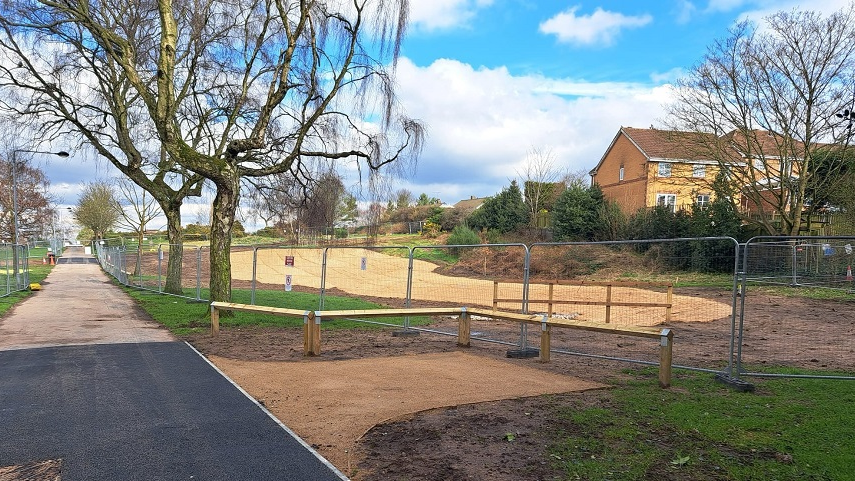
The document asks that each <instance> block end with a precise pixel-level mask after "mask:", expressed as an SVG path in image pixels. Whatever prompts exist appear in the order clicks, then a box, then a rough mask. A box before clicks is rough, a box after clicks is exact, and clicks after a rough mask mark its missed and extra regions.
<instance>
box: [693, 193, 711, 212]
mask: <svg viewBox="0 0 855 481" xmlns="http://www.w3.org/2000/svg"><path fill="white" fill-rule="evenodd" d="M702 199H703V200H702ZM710 200H711V199H710V195H709V194H698V195H696V196H695V204H697V206H698V207H700V208H701V209H706V208H707V207H709V205H710Z"/></svg>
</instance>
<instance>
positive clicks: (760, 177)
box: [590, 127, 798, 214]
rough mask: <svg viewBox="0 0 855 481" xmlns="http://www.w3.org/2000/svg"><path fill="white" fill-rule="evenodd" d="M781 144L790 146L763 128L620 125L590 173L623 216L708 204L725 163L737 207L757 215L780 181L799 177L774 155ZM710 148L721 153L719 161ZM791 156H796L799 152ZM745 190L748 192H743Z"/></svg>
mask: <svg viewBox="0 0 855 481" xmlns="http://www.w3.org/2000/svg"><path fill="white" fill-rule="evenodd" d="M785 144H788V145H794V143H792V142H790V143H785V142H783V141H782V139H781V138H780V137H776V136H774V135H773V134H769V133H768V132H765V131H751V132H749V134H748V135H745V134H742V133H736V132H731V133H729V134H727V135H724V136H721V137H717V136H716V135H714V134H706V133H700V132H682V131H674V130H660V129H654V128H652V127H651V128H649V129H638V128H633V127H621V129H620V130H619V131H618V133H617V135H615V137H614V139H613V140H612V142H611V144H610V145H609V147H608V148H607V149H606V152H605V153H604V154H603V156H602V158H601V159H600V161H599V163H598V164H597V166H596V167H594V169H593V170H591V171H590V175H591V180H592V182H594V183H597V184H599V186H600V188H602V190H603V194H604V195H605V197H606V198H608V199H611V200H614V201H615V202H617V203H618V205H620V207H621V209H622V210H623V211H624V212H625V213H627V214H631V213H633V212H635V211H637V210H638V209H641V208H650V207H654V206H657V205H661V206H667V207H669V208H671V209H672V210H679V209H689V208H690V207H691V206H692V205H699V206H702V207H703V206H705V205H707V204H709V202H710V201H712V200H713V199H714V198H715V193H714V192H713V190H712V182H713V181H714V180H715V178H716V176H717V175H718V173H719V171H720V169H721V167H720V166H721V165H722V164H723V163H726V164H727V165H728V169H729V178H730V180H731V182H733V183H734V184H735V185H736V186H737V188H736V189H735V190H736V191H739V190H742V195H740V198H739V199H737V200H738V203H737V205H738V206H739V208H740V209H741V210H742V211H743V212H745V213H758V214H759V213H763V212H769V211H771V210H772V208H771V206H774V205H775V203H776V202H777V199H775V197H779V196H781V195H782V191H781V187H780V185H781V183H780V179H781V178H782V177H784V176H790V177H792V176H794V175H796V176H797V175H798V173H797V172H793V166H792V164H791V163H788V162H786V161H782V160H781V156H780V155H779V154H778V152H779V151H780V146H781V145H785ZM712 151H716V152H721V153H722V154H719V155H724V156H726V158H725V159H724V162H721V160H722V159H721V158H719V159H716V158H715V157H714V156H713V155H712V154H710V153H709V152H712ZM751 152H753V153H754V154H753V155H751V154H750V153H751ZM793 154H795V155H794V157H797V155H798V152H793ZM748 186H750V189H749V188H748ZM749 190H751V191H752V195H746V194H747V193H748V191H749Z"/></svg>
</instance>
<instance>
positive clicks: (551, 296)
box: [493, 280, 674, 324]
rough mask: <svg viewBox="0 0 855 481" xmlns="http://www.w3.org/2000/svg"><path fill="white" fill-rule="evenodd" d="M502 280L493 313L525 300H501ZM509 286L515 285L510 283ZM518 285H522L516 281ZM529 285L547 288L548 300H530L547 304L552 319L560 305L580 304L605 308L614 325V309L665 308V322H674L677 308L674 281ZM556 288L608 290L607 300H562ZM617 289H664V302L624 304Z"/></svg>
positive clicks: (496, 289) (495, 290)
mask: <svg viewBox="0 0 855 481" xmlns="http://www.w3.org/2000/svg"><path fill="white" fill-rule="evenodd" d="M500 283H501V281H493V310H498V309H499V303H500V302H512V303H516V304H519V303H520V302H522V300H521V299H519V298H515V299H508V298H500V297H499V284H500ZM507 283H512V282H511V281H508V282H507ZM513 283H515V284H518V282H513ZM529 285H547V286H549V287H548V298H547V299H531V298H529V299H528V303H529V305H532V304H546V305H547V311H546V315H547V317H550V318H551V317H552V315H553V313H554V312H555V311H554V307H553V306H556V305H577V306H603V307H605V311H606V312H605V322H606V324H609V323H611V320H612V307H663V308H665V318H664V321H665V322H671V309H672V307H673V298H674V284H673V283H671V282H637V281H569V280H554V281H548V282H544V283H534V282H532V283H530V284H529ZM555 286H578V287H605V288H606V290H605V292H604V297H603V299H602V300H592V299H558V298H556V297H555ZM614 288H635V289H645V290H651V289H654V288H664V289H665V292H664V296H665V299H664V302H645V301H633V302H629V301H623V300H615V296H614V295H613V294H614Z"/></svg>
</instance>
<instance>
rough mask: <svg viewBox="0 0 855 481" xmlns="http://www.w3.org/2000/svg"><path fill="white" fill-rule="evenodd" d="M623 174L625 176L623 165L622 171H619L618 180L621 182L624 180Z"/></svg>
mask: <svg viewBox="0 0 855 481" xmlns="http://www.w3.org/2000/svg"><path fill="white" fill-rule="evenodd" d="M623 174H624V170H623V166H622V165H621V166H620V170H619V171H618V180H619V181H620V180H623Z"/></svg>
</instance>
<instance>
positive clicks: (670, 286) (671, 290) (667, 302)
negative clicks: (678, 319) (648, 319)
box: [665, 284, 674, 322]
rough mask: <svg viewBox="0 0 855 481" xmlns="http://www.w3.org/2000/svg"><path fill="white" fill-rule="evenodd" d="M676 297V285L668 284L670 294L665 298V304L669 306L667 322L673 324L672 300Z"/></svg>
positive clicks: (666, 316) (666, 312)
mask: <svg viewBox="0 0 855 481" xmlns="http://www.w3.org/2000/svg"><path fill="white" fill-rule="evenodd" d="M673 297H674V285H673V284H668V294H667V295H666V298H665V303H666V304H668V307H666V308H665V322H671V304H672V302H673V301H672V299H673Z"/></svg>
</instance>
